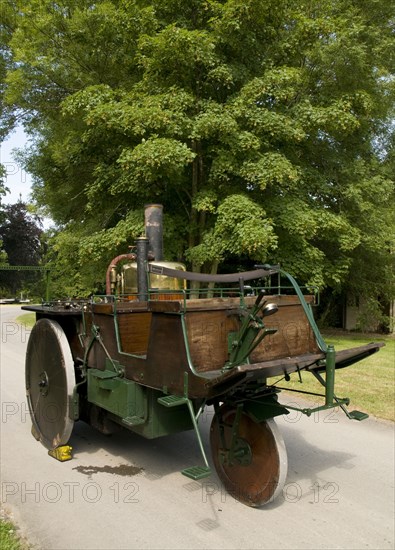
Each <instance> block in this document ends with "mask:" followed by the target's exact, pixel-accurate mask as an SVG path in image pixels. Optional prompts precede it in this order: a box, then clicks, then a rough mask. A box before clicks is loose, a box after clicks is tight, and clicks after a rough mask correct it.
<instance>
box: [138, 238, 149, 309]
mask: <svg viewBox="0 0 395 550" xmlns="http://www.w3.org/2000/svg"><path fill="white" fill-rule="evenodd" d="M136 245H137V294H138V299H139V300H140V302H146V301H147V300H148V275H147V261H148V239H147V237H138V238H137V239H136Z"/></svg>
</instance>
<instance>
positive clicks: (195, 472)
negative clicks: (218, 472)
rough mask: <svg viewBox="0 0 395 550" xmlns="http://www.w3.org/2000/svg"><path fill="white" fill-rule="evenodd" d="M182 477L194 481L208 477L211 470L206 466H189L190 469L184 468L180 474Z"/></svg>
mask: <svg viewBox="0 0 395 550" xmlns="http://www.w3.org/2000/svg"><path fill="white" fill-rule="evenodd" d="M181 473H182V474H183V475H184V476H186V477H189V478H190V479H193V480H195V481H197V480H199V479H203V478H205V477H209V476H210V475H211V469H210V468H208V467H207V466H191V467H190V468H185V470H182V472H181Z"/></svg>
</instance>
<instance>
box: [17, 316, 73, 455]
mask: <svg viewBox="0 0 395 550" xmlns="http://www.w3.org/2000/svg"><path fill="white" fill-rule="evenodd" d="M25 380H26V398H27V402H28V406H29V412H30V417H31V419H32V423H33V427H34V430H35V432H36V434H37V435H38V438H39V440H40V442H41V443H42V444H43V445H44V446H45V447H46V448H47V449H55V448H56V447H59V446H60V445H66V443H67V442H68V440H69V438H70V436H71V432H72V430H73V427H74V419H73V415H72V402H73V392H74V387H75V374H74V361H73V357H72V354H71V350H70V346H69V343H68V341H67V337H66V335H65V333H64V331H63V329H62V327H61V326H60V325H59V323H57V322H56V321H52V320H50V319H40V320H39V321H37V323H36V324H35V325H34V327H33V329H32V332H31V334H30V338H29V342H28V345H27V351H26V362H25Z"/></svg>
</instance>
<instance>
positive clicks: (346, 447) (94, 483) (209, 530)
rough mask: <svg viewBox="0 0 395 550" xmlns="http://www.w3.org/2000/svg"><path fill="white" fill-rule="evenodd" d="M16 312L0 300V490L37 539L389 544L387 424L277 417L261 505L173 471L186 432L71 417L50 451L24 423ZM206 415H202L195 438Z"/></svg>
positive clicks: (173, 544) (194, 456)
mask: <svg viewBox="0 0 395 550" xmlns="http://www.w3.org/2000/svg"><path fill="white" fill-rule="evenodd" d="M18 314H19V308H16V307H15V306H0V315H1V329H2V335H1V370H0V373H1V378H0V380H1V401H2V415H1V489H2V495H1V498H2V504H3V507H4V508H5V509H6V510H8V511H9V512H11V513H12V515H13V518H14V520H15V521H16V522H17V523H18V524H19V525H20V527H21V530H22V532H23V534H24V535H25V536H27V538H28V539H29V540H30V541H32V542H33V543H35V544H36V545H37V547H38V548H40V549H75V550H77V549H78V550H82V549H92V550H93V549H140V548H141V549H145V548H147V549H184V548H185V549H258V548H259V549H260V548H262V549H277V548H279V549H280V548H286V549H288V548H289V549H291V548H292V549H299V548H312V549H313V548H314V549H318V548H324V549H328V548H347V549H349V550H351V549H358V550H360V549H368V548H372V549H380V550H381V549H386V548H389V549H392V548H394V427H393V424H390V423H387V422H381V421H377V420H374V419H368V420H366V421H364V422H356V421H349V420H347V419H346V418H345V417H344V415H343V414H340V413H339V414H337V413H335V412H324V413H321V414H319V415H316V416H315V417H314V416H313V417H311V418H306V417H301V416H300V415H299V414H298V413H291V414H290V415H289V417H286V418H285V417H284V418H283V417H280V418H279V419H278V424H279V426H280V429H281V431H282V433H283V436H284V439H285V443H286V446H287V449H288V460H289V472H288V477H287V482H286V485H285V488H284V491H283V495H282V496H280V498H279V499H278V500H277V501H276V502H275V503H271V504H269V505H267V506H266V507H264V508H262V509H252V508H248V507H246V506H244V505H242V504H240V503H238V502H236V501H235V500H234V499H233V498H232V497H230V496H229V495H228V494H227V493H226V492H225V491H224V490H222V489H221V486H220V483H219V481H218V478H217V476H216V475H215V474H213V475H212V476H211V478H209V479H208V480H205V481H202V482H194V481H191V480H188V479H187V478H185V477H184V476H182V475H181V474H180V473H179V472H180V470H181V469H182V468H184V467H186V466H188V465H193V464H195V463H198V462H199V452H198V448H197V444H196V442H195V438H194V437H193V434H191V433H184V434H177V435H174V436H169V437H166V438H161V439H157V440H152V441H148V440H145V439H143V438H141V437H139V436H137V435H133V434H128V433H123V434H117V435H115V436H112V437H111V438H108V437H105V436H103V435H101V434H99V433H97V432H95V431H94V430H93V429H91V428H90V427H89V426H87V425H85V424H83V423H77V424H76V426H75V429H74V432H73V435H72V439H71V445H72V446H73V449H74V459H73V460H71V461H68V462H65V463H60V462H57V461H56V460H54V459H52V458H50V457H49V456H48V455H47V453H46V450H45V449H44V447H42V446H41V445H40V444H39V443H37V442H36V441H35V440H34V439H33V437H32V436H31V434H30V426H31V424H30V419H29V415H28V412H27V407H26V403H25V395H24V393H25V392H24V354H25V349H26V343H27V337H28V332H27V331H26V330H25V329H23V328H22V327H20V326H19V325H16V324H15V323H13V322H12V319H14V318H15V317H16V316H17V315H18ZM361 368H363V365H362V364H361ZM292 399H295V398H292ZM211 416H212V412H211V411H210V410H209V411H208V412H207V414H206V415H205V416H204V417H203V418H202V420H201V426H202V429H203V436H204V441H205V444H206V446H208V431H209V426H210V421H211ZM122 465H124V466H123V467H122V468H119V466H122Z"/></svg>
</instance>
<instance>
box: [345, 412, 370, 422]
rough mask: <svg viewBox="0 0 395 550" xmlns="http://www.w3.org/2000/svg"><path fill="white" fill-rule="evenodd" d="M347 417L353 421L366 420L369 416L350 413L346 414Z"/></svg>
mask: <svg viewBox="0 0 395 550" xmlns="http://www.w3.org/2000/svg"><path fill="white" fill-rule="evenodd" d="M348 415H349V417H350V418H352V419H353V420H366V419H367V418H369V415H368V414H366V413H363V412H361V411H351V412H349V413H348Z"/></svg>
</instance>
